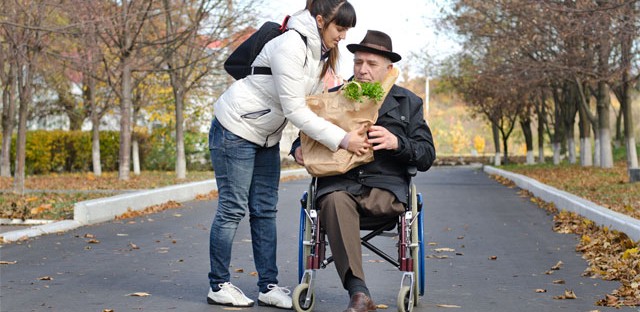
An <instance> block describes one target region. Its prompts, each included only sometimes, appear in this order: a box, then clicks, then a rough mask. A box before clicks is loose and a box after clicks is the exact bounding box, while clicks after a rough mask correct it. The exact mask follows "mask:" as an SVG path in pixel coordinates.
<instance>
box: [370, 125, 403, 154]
mask: <svg viewBox="0 0 640 312" xmlns="http://www.w3.org/2000/svg"><path fill="white" fill-rule="evenodd" d="M369 143H371V144H372V145H373V150H374V151H377V150H382V149H388V150H396V149H398V138H397V137H396V136H395V135H394V134H393V133H391V132H389V130H387V128H385V127H381V126H376V125H373V126H371V128H369Z"/></svg>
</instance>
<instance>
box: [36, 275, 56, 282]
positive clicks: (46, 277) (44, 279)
mask: <svg viewBox="0 0 640 312" xmlns="http://www.w3.org/2000/svg"><path fill="white" fill-rule="evenodd" d="M38 280H41V281H52V280H53V277H51V276H41V277H38Z"/></svg>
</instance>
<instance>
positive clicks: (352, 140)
mask: <svg viewBox="0 0 640 312" xmlns="http://www.w3.org/2000/svg"><path fill="white" fill-rule="evenodd" d="M369 148H371V144H369V140H368V138H367V127H366V126H365V125H362V126H360V128H359V129H356V130H353V131H351V132H349V145H348V146H347V150H348V151H350V152H352V153H354V154H356V155H358V156H361V155H364V153H366V152H367V150H369Z"/></svg>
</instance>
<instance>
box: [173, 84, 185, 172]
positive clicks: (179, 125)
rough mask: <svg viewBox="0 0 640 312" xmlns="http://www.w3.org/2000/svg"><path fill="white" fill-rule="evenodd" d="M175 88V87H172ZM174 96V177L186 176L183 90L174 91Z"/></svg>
mask: <svg viewBox="0 0 640 312" xmlns="http://www.w3.org/2000/svg"><path fill="white" fill-rule="evenodd" d="M174 90H175V89H174ZM174 94H175V97H176V178H177V179H185V178H186V177H187V160H186V157H185V151H184V112H183V111H184V108H183V105H184V92H182V91H180V92H175V93H174Z"/></svg>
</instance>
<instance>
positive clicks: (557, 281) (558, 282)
mask: <svg viewBox="0 0 640 312" xmlns="http://www.w3.org/2000/svg"><path fill="white" fill-rule="evenodd" d="M553 283H554V284H564V280H561V279H560V280H555V281H553Z"/></svg>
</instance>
